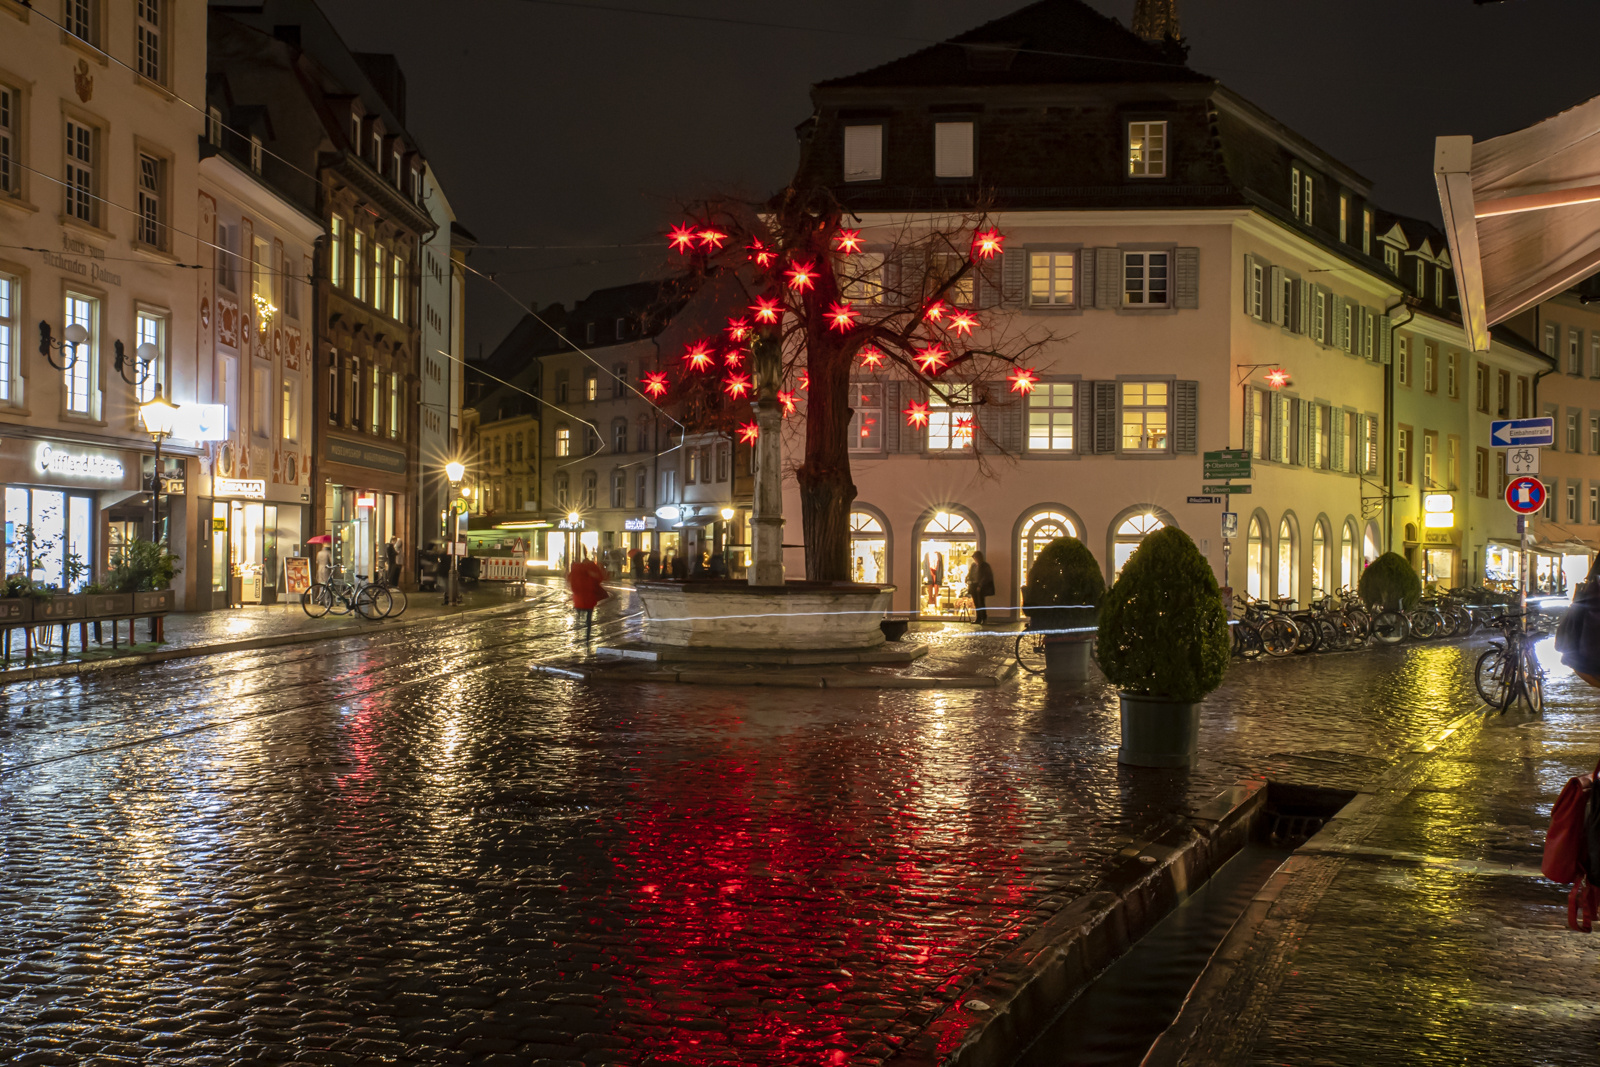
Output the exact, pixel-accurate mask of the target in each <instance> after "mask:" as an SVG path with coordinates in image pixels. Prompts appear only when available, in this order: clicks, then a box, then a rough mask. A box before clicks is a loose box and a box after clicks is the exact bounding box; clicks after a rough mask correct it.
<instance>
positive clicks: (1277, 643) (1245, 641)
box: [1233, 597, 1300, 659]
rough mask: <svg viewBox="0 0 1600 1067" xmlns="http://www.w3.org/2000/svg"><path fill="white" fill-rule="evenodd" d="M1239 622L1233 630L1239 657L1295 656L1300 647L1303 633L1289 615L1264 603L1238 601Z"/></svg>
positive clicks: (1237, 599) (1243, 599)
mask: <svg viewBox="0 0 1600 1067" xmlns="http://www.w3.org/2000/svg"><path fill="white" fill-rule="evenodd" d="M1234 599H1235V601H1236V602H1237V603H1238V605H1239V618H1238V620H1237V621H1236V624H1235V625H1234V626H1233V642H1234V651H1235V653H1236V654H1238V655H1241V656H1244V657H1245V658H1247V659H1254V658H1255V657H1256V656H1259V655H1260V654H1261V653H1262V652H1265V653H1266V654H1267V655H1269V656H1273V657H1282V656H1288V655H1292V654H1293V653H1294V650H1295V648H1296V647H1297V646H1298V645H1299V644H1300V629H1299V627H1297V626H1296V625H1295V623H1294V620H1293V619H1291V618H1289V616H1288V615H1285V614H1284V613H1282V612H1280V611H1278V610H1277V609H1276V608H1274V607H1273V606H1272V605H1271V604H1268V603H1267V602H1266V601H1262V600H1246V599H1245V598H1244V597H1235V598H1234Z"/></svg>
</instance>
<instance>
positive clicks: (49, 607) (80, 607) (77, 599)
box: [33, 593, 89, 622]
mask: <svg viewBox="0 0 1600 1067" xmlns="http://www.w3.org/2000/svg"><path fill="white" fill-rule="evenodd" d="M88 599H89V598H88V597H85V596H63V595H62V594H60V593H57V594H56V595H55V596H53V597H51V598H50V599H49V600H41V601H39V603H38V604H37V605H35V607H34V612H33V617H34V618H35V619H37V620H39V621H40V622H61V621H62V620H64V619H82V618H84V617H85V613H86V611H87V609H88V603H87V601H88Z"/></svg>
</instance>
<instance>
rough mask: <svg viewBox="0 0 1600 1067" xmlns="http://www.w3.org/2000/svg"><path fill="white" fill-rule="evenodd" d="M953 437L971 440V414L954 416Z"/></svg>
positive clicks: (958, 439) (960, 439)
mask: <svg viewBox="0 0 1600 1067" xmlns="http://www.w3.org/2000/svg"><path fill="white" fill-rule="evenodd" d="M955 438H956V440H957V441H971V440H972V416H971V415H957V416H956V427H955Z"/></svg>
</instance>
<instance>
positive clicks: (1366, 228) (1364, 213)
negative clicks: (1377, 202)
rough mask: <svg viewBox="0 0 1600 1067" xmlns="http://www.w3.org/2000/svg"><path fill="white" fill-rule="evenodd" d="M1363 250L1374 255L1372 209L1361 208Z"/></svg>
mask: <svg viewBox="0 0 1600 1067" xmlns="http://www.w3.org/2000/svg"><path fill="white" fill-rule="evenodd" d="M1361 251H1363V252H1365V253H1366V254H1367V255H1369V256H1370V255H1372V209H1371V208H1363V209H1362V210H1361Z"/></svg>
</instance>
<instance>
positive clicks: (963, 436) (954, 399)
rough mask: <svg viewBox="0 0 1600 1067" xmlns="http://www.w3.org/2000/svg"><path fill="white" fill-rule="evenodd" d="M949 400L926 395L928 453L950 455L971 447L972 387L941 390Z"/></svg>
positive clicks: (937, 395)
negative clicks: (945, 453) (948, 453)
mask: <svg viewBox="0 0 1600 1067" xmlns="http://www.w3.org/2000/svg"><path fill="white" fill-rule="evenodd" d="M944 392H945V393H946V394H948V399H946V398H945V397H944V396H940V395H939V394H938V393H936V392H929V394H928V451H930V452H952V451H957V450H960V449H963V448H971V447H972V434H973V429H974V427H973V418H972V407H971V405H972V387H971V386H970V385H949V386H945V387H944Z"/></svg>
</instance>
